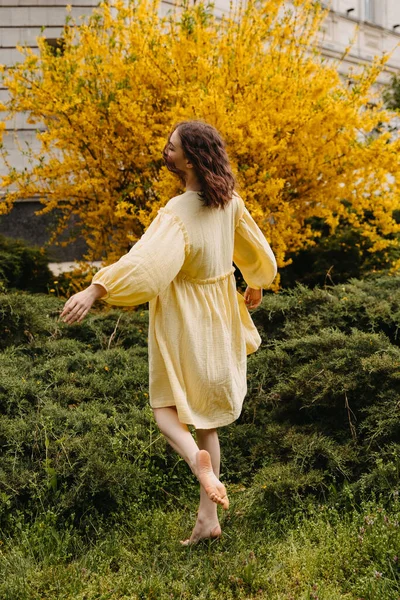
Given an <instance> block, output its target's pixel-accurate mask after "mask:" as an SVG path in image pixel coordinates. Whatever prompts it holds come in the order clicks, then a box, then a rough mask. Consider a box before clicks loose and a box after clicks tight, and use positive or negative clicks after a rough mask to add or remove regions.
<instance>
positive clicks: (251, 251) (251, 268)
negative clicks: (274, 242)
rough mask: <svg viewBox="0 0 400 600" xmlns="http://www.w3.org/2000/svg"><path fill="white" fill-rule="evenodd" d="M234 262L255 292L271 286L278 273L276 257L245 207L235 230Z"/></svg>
mask: <svg viewBox="0 0 400 600" xmlns="http://www.w3.org/2000/svg"><path fill="white" fill-rule="evenodd" d="M233 262H234V263H235V264H236V265H237V267H238V268H239V270H240V271H241V273H242V275H243V278H244V280H245V282H246V283H247V285H248V286H249V287H251V288H253V289H255V290H260V289H263V288H267V287H268V286H269V285H271V283H272V282H273V280H274V279H275V276H276V274H277V272H278V270H277V264H276V259H275V255H274V253H273V252H272V250H271V247H270V245H269V243H268V242H267V240H266V239H265V236H264V234H263V232H262V231H261V229H260V228H259V227H258V225H257V223H256V222H255V221H254V219H253V217H252V216H251V214H250V213H249V211H248V210H247V208H246V207H245V206H244V210H243V213H242V216H241V217H240V219H239V222H238V224H237V226H236V229H235V245H234V252H233Z"/></svg>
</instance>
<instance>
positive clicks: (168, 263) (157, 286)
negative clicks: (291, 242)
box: [92, 191, 277, 429]
mask: <svg viewBox="0 0 400 600" xmlns="http://www.w3.org/2000/svg"><path fill="white" fill-rule="evenodd" d="M232 261H233V262H234V263H235V265H236V266H237V267H238V268H239V269H240V271H241V273H242V275H243V278H244V280H245V282H246V283H247V285H248V286H250V287H252V288H255V289H262V288H267V287H268V286H269V285H270V284H271V283H272V281H273V279H274V277H275V275H276V272H277V266H276V260H275V256H274V254H273V252H272V250H271V248H270V245H269V244H268V242H267V240H266V239H265V236H264V235H263V233H262V231H261V230H260V229H259V227H258V226H257V224H256V223H255V221H254V220H253V218H252V217H251V215H250V213H249V212H248V210H247V208H246V207H245V205H244V202H243V200H242V198H240V196H239V195H237V194H236V193H235V194H234V195H233V197H232V201H231V202H229V204H228V205H227V206H226V207H225V208H224V209H223V210H221V209H216V208H209V207H205V206H203V204H202V200H201V198H200V196H199V194H198V193H197V192H193V191H188V192H185V193H184V194H181V195H179V196H176V197H174V198H172V199H171V200H170V201H169V202H168V203H167V204H166V206H165V207H163V208H161V209H160V210H159V211H158V214H157V216H156V218H155V219H154V220H153V221H152V223H151V224H150V226H149V227H148V228H147V230H146V232H145V233H144V234H143V236H142V237H141V238H140V240H139V241H138V242H137V243H136V244H135V245H134V246H133V247H132V249H131V250H130V251H129V252H128V253H127V254H126V255H124V256H122V257H121V258H120V259H119V260H118V261H117V262H116V263H114V264H112V265H109V266H107V267H104V268H103V269H100V270H99V271H98V272H97V273H96V274H95V276H94V277H93V280H92V283H97V284H101V285H102V286H103V287H104V288H105V290H106V292H107V293H106V295H105V296H103V298H102V299H103V300H105V301H106V302H108V303H109V304H113V305H117V306H136V305H138V304H142V303H145V302H149V335H148V347H149V399H150V405H151V406H152V407H153V408H156V407H164V406H176V409H177V412H178V418H179V420H180V421H181V422H182V423H187V424H192V425H194V426H195V427H196V428H197V429H211V428H214V427H221V426H223V425H228V424H229V423H232V422H233V421H235V420H236V419H237V418H238V417H239V415H240V412H241V410H242V404H243V400H244V398H245V396H246V392H247V377H246V376H247V358H246V357H247V354H250V353H251V352H254V351H255V350H256V349H257V348H258V347H259V345H260V343H261V338H260V336H259V333H258V331H257V329H256V327H255V325H254V323H253V321H252V319H251V316H250V313H249V311H248V310H247V307H246V304H245V301H244V298H243V296H242V295H241V294H240V293H239V292H238V291H237V289H236V280H235V276H234V271H235V267H234V266H233V264H232Z"/></svg>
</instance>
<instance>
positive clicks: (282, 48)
mask: <svg viewBox="0 0 400 600" xmlns="http://www.w3.org/2000/svg"><path fill="white" fill-rule="evenodd" d="M240 6H241V7H240V8H236V9H235V10H236V13H233V12H232V13H231V14H229V15H223V16H222V17H221V18H217V17H216V15H215V14H213V12H212V8H210V7H209V6H208V5H205V4H204V3H201V2H200V3H196V4H194V5H190V6H189V5H185V6H184V7H183V8H182V7H181V8H177V7H175V8H174V9H172V11H170V13H169V14H168V15H167V16H165V17H160V15H159V5H158V4H157V2H149V1H148V0H131V1H130V2H128V3H126V2H122V1H121V0H118V1H112V0H110V1H105V2H101V3H100V4H99V6H98V7H97V8H96V9H94V11H93V13H92V16H91V17H89V18H88V19H86V20H83V21H79V22H76V21H74V19H72V18H71V16H70V15H68V19H69V20H68V27H66V28H65V29H64V33H63V38H62V39H63V44H62V52H61V51H60V52H58V53H56V54H54V52H52V51H51V50H50V49H49V47H48V46H47V45H46V43H45V39H44V38H43V37H41V38H38V44H39V50H40V56H39V57H37V56H35V55H34V54H33V53H32V51H31V50H29V49H23V50H22V49H21V51H23V52H24V54H25V60H24V61H22V62H21V63H20V64H16V65H15V66H14V67H12V68H9V69H6V70H5V72H4V73H3V75H2V80H3V85H4V86H5V87H7V88H8V92H9V96H10V100H9V101H8V102H7V105H6V109H7V111H8V112H7V115H8V116H7V118H8V119H12V118H14V116H15V114H16V113H18V112H25V113H27V114H28V118H29V121H30V122H37V123H43V125H44V127H45V131H38V133H37V138H38V142H39V143H40V145H41V148H40V150H39V151H37V150H35V146H34V145H32V148H31V149H30V150H29V149H28V150H27V152H28V153H29V152H30V153H31V156H30V158H31V159H32V161H30V162H29V164H30V165H32V166H31V167H29V168H28V169H27V170H21V171H15V170H13V169H12V168H11V165H10V169H9V173H8V175H6V176H5V178H4V180H3V182H2V186H3V188H4V189H5V191H6V200H5V201H4V202H3V203H2V204H0V213H1V212H3V213H4V212H6V211H8V210H10V209H11V207H12V204H13V202H15V201H16V200H18V199H20V198H26V197H32V196H38V197H40V198H41V199H42V200H41V201H42V203H43V209H42V212H43V213H45V212H50V211H53V210H57V211H60V214H61V217H60V219H59V221H58V227H57V228H55V231H54V235H53V237H52V239H51V241H52V242H54V241H55V240H56V239H57V238H58V237H59V236H60V234H61V233H62V231H63V230H64V228H65V227H66V224H67V223H68V218H69V217H70V216H71V215H77V216H78V217H79V220H80V225H81V227H80V231H79V233H80V235H83V236H84V237H85V239H86V241H87V244H88V247H89V250H88V253H87V255H86V258H87V259H88V260H99V259H102V260H104V261H105V263H110V262H114V261H116V260H117V259H118V258H119V257H120V256H121V254H124V253H125V252H127V250H128V247H129V242H130V241H133V240H137V239H139V237H140V236H141V234H142V233H143V231H144V230H145V229H146V228H147V227H148V225H149V224H150V222H151V221H152V219H153V218H154V217H155V215H156V213H157V211H158V209H159V208H160V207H161V206H163V205H164V204H165V202H166V201H167V200H168V199H169V198H170V197H171V196H172V195H175V194H176V193H179V191H182V190H180V189H179V186H178V184H177V180H176V179H175V178H174V177H173V176H172V175H171V173H169V172H168V170H167V169H166V168H165V167H164V166H163V164H162V160H161V150H162V148H163V146H164V144H165V141H166V138H167V135H168V133H169V132H170V130H171V127H172V125H173V124H174V123H176V122H178V121H180V120H183V119H192V118H201V119H204V120H206V121H208V122H210V123H211V124H213V125H215V126H216V127H217V129H218V130H219V131H220V132H221V133H222V135H223V137H224V139H225V140H226V143H227V148H228V153H229V157H230V159H231V162H232V165H233V167H234V171H235V173H236V175H237V180H238V184H239V191H240V192H241V194H242V196H243V198H244V200H245V202H246V205H247V206H248V207H249V210H250V211H251V213H252V214H253V216H254V218H255V220H256V221H257V223H258V224H259V226H260V228H261V229H262V230H263V231H264V233H265V235H266V237H267V239H268V240H269V241H270V243H271V246H272V248H273V250H274V252H275V255H276V257H277V260H278V265H279V267H283V266H285V264H288V259H287V255H288V253H289V252H291V253H293V252H296V251H298V250H300V249H301V248H304V247H306V246H307V245H310V244H312V243H313V242H315V240H316V239H317V238H318V236H319V235H320V232H318V231H314V230H313V227H312V224H311V223H312V221H313V218H315V217H318V218H322V219H323V220H324V221H325V222H326V223H327V225H328V226H329V227H330V228H331V230H332V231H333V230H334V229H335V227H337V226H338V224H339V221H342V220H344V221H347V223H350V224H351V226H353V227H355V228H357V229H359V230H361V232H362V234H363V235H365V236H366V237H367V238H369V240H371V242H372V250H373V251H377V250H379V249H382V248H385V247H386V246H387V245H388V244H394V243H396V241H395V240H393V239H391V238H393V234H394V233H397V232H398V231H399V229H400V226H399V225H397V224H396V222H395V220H394V218H393V214H394V211H396V210H398V209H399V194H398V182H399V177H400V166H399V161H398V155H399V149H400V141H399V140H397V141H396V140H391V139H390V137H389V136H388V133H387V132H385V131H382V124H383V123H388V122H389V120H390V118H391V115H390V113H389V112H388V111H385V110H384V109H383V108H382V105H381V104H380V103H379V102H378V103H377V104H376V106H375V107H372V108H366V107H367V106H369V107H371V106H372V104H371V100H372V92H371V89H372V87H371V86H372V85H373V84H374V82H375V81H376V79H377V77H378V75H379V73H380V71H381V70H382V69H383V67H384V63H385V61H386V60H387V59H388V57H387V56H385V57H383V58H381V59H377V60H375V62H374V63H373V64H372V65H371V66H367V67H365V68H364V69H363V70H362V71H361V72H360V73H359V74H358V75H357V74H352V79H353V82H354V83H353V85H352V86H349V85H348V83H347V82H346V81H345V82H342V81H341V80H340V78H339V75H338V71H337V66H335V65H327V64H325V63H323V61H322V60H321V56H320V54H319V51H318V41H317V36H318V30H319V27H320V25H321V22H322V21H323V19H324V18H325V14H326V12H325V11H324V9H322V8H321V6H320V4H319V3H315V2H314V1H313V0H301V1H300V0H296V2H295V4H294V9H292V10H287V9H285V6H284V0H263V1H262V2H257V1H255V0H249V1H248V2H247V3H243V4H241V5H240ZM2 127H3V128H4V123H3V124H2ZM0 130H1V126H0ZM371 132H374V133H373V135H370V133H371ZM0 135H1V133H0ZM3 158H4V160H5V161H6V164H8V162H7V157H6V155H5V154H3ZM397 266H398V265H397ZM276 285H278V279H277V280H276Z"/></svg>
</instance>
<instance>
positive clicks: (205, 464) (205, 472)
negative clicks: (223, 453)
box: [196, 450, 229, 510]
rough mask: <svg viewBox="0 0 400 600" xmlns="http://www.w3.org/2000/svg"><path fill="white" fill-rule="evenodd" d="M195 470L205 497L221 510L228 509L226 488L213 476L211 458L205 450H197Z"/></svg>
mask: <svg viewBox="0 0 400 600" xmlns="http://www.w3.org/2000/svg"><path fill="white" fill-rule="evenodd" d="M196 468H197V478H198V480H199V481H200V483H201V485H202V486H203V487H204V489H205V491H206V494H207V496H208V497H209V498H210V500H212V501H213V502H215V503H216V504H220V505H221V506H222V508H224V509H225V510H227V509H228V508H229V500H228V496H227V493H226V488H225V486H224V485H223V484H222V483H221V482H220V480H219V479H218V477H217V476H216V475H215V473H214V471H213V468H212V464H211V456H210V455H209V453H208V452H207V450H199V451H198V452H197V454H196Z"/></svg>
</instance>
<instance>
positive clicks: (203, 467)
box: [154, 406, 229, 509]
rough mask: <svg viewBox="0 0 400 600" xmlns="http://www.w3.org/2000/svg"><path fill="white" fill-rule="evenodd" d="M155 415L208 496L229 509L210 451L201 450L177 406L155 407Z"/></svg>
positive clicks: (163, 431)
mask: <svg viewBox="0 0 400 600" xmlns="http://www.w3.org/2000/svg"><path fill="white" fill-rule="evenodd" d="M154 417H155V419H156V421H157V425H158V427H159V428H160V430H161V432H162V433H163V434H164V435H165V437H166V438H167V440H168V442H169V444H170V445H171V446H172V447H173V448H174V450H176V452H178V454H179V455H180V456H182V458H183V459H184V460H185V461H186V462H187V463H188V465H189V467H190V468H191V470H192V472H193V473H194V475H196V477H197V479H198V480H199V482H200V483H201V485H202V486H203V487H204V489H205V492H206V494H207V497H208V498H209V499H210V500H211V501H212V502H215V503H217V504H221V505H222V506H223V507H224V508H225V509H227V508H228V506H229V502H228V498H227V496H226V490H225V487H224V486H223V485H222V483H221V482H220V481H219V479H218V477H216V475H215V473H214V471H213V469H212V463H211V458H210V455H209V453H208V451H206V450H199V447H198V445H197V444H196V442H195V440H194V439H193V436H192V434H191V433H190V431H189V429H188V427H187V425H185V424H184V423H181V422H180V421H179V419H178V413H177V411H176V408H175V407H173V406H167V407H164V408H155V409H154Z"/></svg>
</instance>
